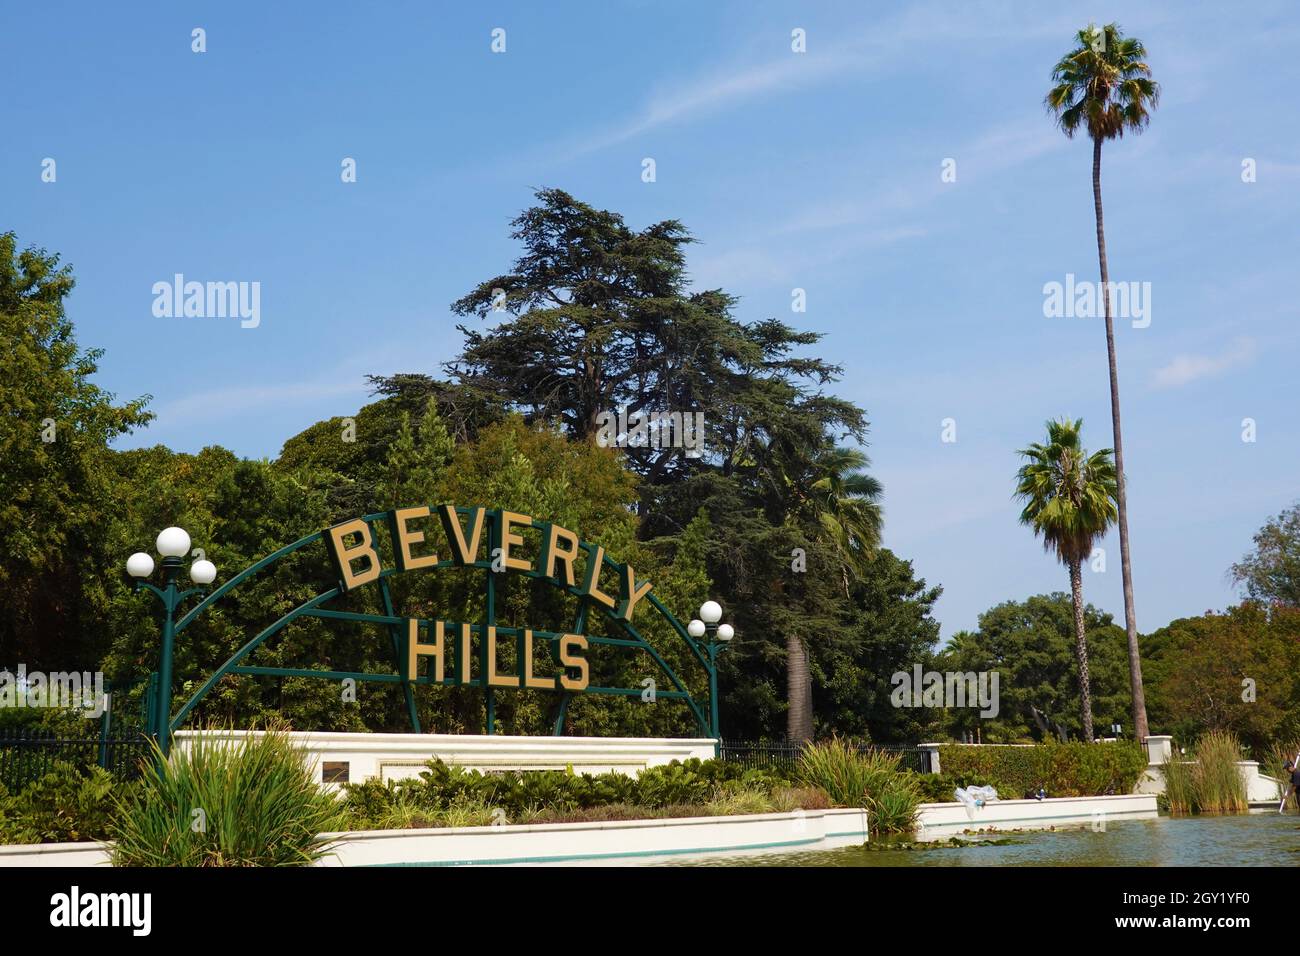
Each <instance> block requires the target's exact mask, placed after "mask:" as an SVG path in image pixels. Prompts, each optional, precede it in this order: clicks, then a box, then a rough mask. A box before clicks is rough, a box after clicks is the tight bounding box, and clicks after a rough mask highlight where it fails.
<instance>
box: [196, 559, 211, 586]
mask: <svg viewBox="0 0 1300 956" xmlns="http://www.w3.org/2000/svg"><path fill="white" fill-rule="evenodd" d="M190 578H191V579H192V580H193V581H194V583H195V584H211V583H212V582H213V581H215V580H216V579H217V566H216V565H215V564H213V563H212V562H211V561H208V560H206V559H203V560H199V561H195V562H194V563H193V564H192V565H190Z"/></svg>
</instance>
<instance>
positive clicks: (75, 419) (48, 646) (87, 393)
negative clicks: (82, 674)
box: [0, 232, 152, 671]
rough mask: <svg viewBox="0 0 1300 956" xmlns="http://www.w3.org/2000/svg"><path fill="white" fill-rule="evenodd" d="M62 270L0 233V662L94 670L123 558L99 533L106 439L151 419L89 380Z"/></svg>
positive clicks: (93, 354) (108, 482) (109, 483)
mask: <svg viewBox="0 0 1300 956" xmlns="http://www.w3.org/2000/svg"><path fill="white" fill-rule="evenodd" d="M73 285H74V280H73V278H72V272H71V269H69V268H68V267H67V266H62V267H60V265H59V257H58V256H57V255H50V254H48V253H46V252H45V251H44V250H42V249H27V250H24V251H22V252H18V251H17V240H16V238H15V236H14V234H13V233H12V232H7V233H0V341H3V343H4V347H3V348H0V408H3V409H4V422H5V424H4V427H3V428H0V540H3V541H4V542H5V549H4V557H3V558H2V559H0V665H8V666H10V667H12V666H13V665H14V664H15V663H17V662H19V661H21V662H23V663H25V664H27V666H28V668H29V669H31V670H43V671H54V670H95V669H96V668H97V666H98V661H99V656H100V655H101V654H102V653H103V646H102V644H101V643H100V640H101V638H100V634H101V632H102V627H103V619H104V613H105V606H106V603H107V600H108V590H109V587H110V582H111V581H112V580H113V579H114V578H116V577H120V576H121V575H120V574H119V573H118V569H119V568H120V567H121V562H122V560H123V558H124V556H125V554H127V553H129V552H119V551H117V550H116V549H115V547H114V545H115V543H116V542H115V541H114V540H113V537H112V536H111V535H110V534H106V533H105V531H106V525H107V523H108V521H107V518H108V516H111V515H112V514H113V513H114V507H115V504H116V502H117V499H118V496H119V494H120V489H118V488H117V487H115V485H114V482H113V479H112V475H111V466H110V459H111V452H110V451H109V450H108V444H109V442H111V441H112V440H113V439H115V438H117V437H119V436H121V435H124V434H127V433H128V432H130V431H132V430H134V429H135V428H138V427H140V426H141V425H144V424H145V423H146V422H148V421H149V419H150V418H151V417H152V416H151V415H149V414H148V413H147V412H146V411H145V406H146V404H147V402H148V399H147V398H140V399H136V400H135V401H132V402H129V403H127V404H125V405H118V404H116V402H115V400H114V397H113V395H111V394H110V393H108V392H105V391H103V390H102V389H100V388H99V387H98V386H97V385H95V384H94V383H93V382H92V381H91V379H92V377H93V376H94V374H95V372H96V371H97V368H98V362H99V359H100V356H101V354H102V353H101V352H100V351H99V350H96V349H89V350H82V349H80V348H79V347H78V346H77V342H76V339H75V337H74V334H73V327H72V322H71V321H70V320H69V319H68V318H67V316H66V314H65V312H64V304H65V302H64V300H65V299H66V298H67V296H68V295H69V293H71V291H72V288H73Z"/></svg>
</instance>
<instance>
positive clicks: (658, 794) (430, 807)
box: [343, 759, 824, 829]
mask: <svg viewBox="0 0 1300 956" xmlns="http://www.w3.org/2000/svg"><path fill="white" fill-rule="evenodd" d="M778 795H779V796H778ZM760 798H761V799H760ZM820 799H822V800H824V796H822V797H820ZM818 801H819V794H818V793H816V792H813V791H808V790H802V791H800V790H792V789H791V788H790V787H789V781H788V780H786V779H785V778H784V777H782V776H781V775H780V774H776V773H772V772H768V771H760V770H746V769H744V768H742V767H739V766H737V765H735V764H731V763H727V762H725V761H721V760H704V761H702V760H695V759H692V760H688V761H686V762H684V763H682V762H678V761H673V762H672V763H670V764H664V765H661V766H655V767H648V768H646V769H645V770H643V771H642V772H641V773H640V774H639V775H638V776H636V777H630V776H627V775H625V774H621V773H602V774H585V773H584V774H577V773H573V772H572V771H571V770H568V771H561V770H539V771H527V772H524V771H506V772H501V773H483V772H481V771H478V770H467V769H465V768H464V767H459V766H455V765H449V764H445V763H443V762H442V761H440V760H431V761H429V763H428V764H427V765H426V769H425V770H423V771H421V773H420V775H419V777H418V778H411V779H406V780H395V781H394V780H390V781H388V782H387V783H382V782H380V781H378V780H368V781H366V782H364V783H360V784H348V785H347V786H345V787H344V797H343V806H344V808H345V811H346V813H347V816H348V819H349V821H350V825H351V826H353V827H356V828H361V829H383V828H387V827H390V826H409V825H424V826H460V825H465V826H468V825H473V823H472V822H471V823H464V824H459V823H455V822H451V821H453V820H455V819H458V818H466V817H468V818H470V819H471V820H479V819H483V818H486V819H487V821H488V822H493V821H494V820H496V819H499V818H500V817H494V815H493V814H494V811H500V814H503V815H504V819H505V820H508V821H510V822H514V823H517V822H521V821H525V820H529V821H532V820H538V819H540V817H541V816H543V815H548V816H547V817H546V818H547V819H568V818H572V815H573V814H580V813H583V812H586V811H595V810H599V809H601V808H608V807H635V808H638V809H639V810H641V811H642V815H643V816H644V815H647V813H646V811H649V813H648V815H651V816H653V815H656V814H657V813H658V812H659V811H663V812H667V811H670V810H676V809H680V808H683V807H691V808H695V809H696V810H699V811H700V812H701V813H710V812H716V813H740V812H750V813H763V812H768V811H769V810H772V809H774V808H776V807H777V806H778V805H781V806H789V807H790V808H791V809H793V807H794V806H795V805H811V806H814V807H815V806H816V805H818ZM760 804H761V805H762V807H763V809H752V808H753V807H755V806H758V805H760ZM710 807H711V808H712V810H710V809H709V808H710ZM745 808H750V809H745ZM458 814H459V816H458ZM417 821H418V822H417Z"/></svg>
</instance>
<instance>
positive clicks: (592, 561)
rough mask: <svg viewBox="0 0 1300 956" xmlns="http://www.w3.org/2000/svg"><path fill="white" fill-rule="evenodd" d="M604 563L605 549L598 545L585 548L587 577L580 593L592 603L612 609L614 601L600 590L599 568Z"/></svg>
mask: <svg viewBox="0 0 1300 956" xmlns="http://www.w3.org/2000/svg"><path fill="white" fill-rule="evenodd" d="M604 563H605V549H604V548H602V547H601V546H600V545H598V544H593V545H589V546H588V548H587V577H586V580H585V581H583V582H582V593H583V596H584V597H589V598H591V599H592V600H593V601H596V602H598V603H600V604H603V605H605V607H609V608H612V607H613V606H614V599H613V598H612V597H610V596H609V595H608V594H606V593H605V592H604V591H602V590H601V589H600V568H601V565H603V564H604Z"/></svg>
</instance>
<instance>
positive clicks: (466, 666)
mask: <svg viewBox="0 0 1300 956" xmlns="http://www.w3.org/2000/svg"><path fill="white" fill-rule="evenodd" d="M472 639H473V636H472V634H471V632H470V626H469V625H468V624H462V625H461V626H460V659H459V660H458V661H457V662H456V663H457V664H458V665H459V669H460V682H461V683H462V684H468V683H469V682H470V681H471V680H472V675H471V674H470V662H471V660H472V658H471V656H470V655H471V654H472V652H473V646H472V645H471V643H470V641H471V640H472Z"/></svg>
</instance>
